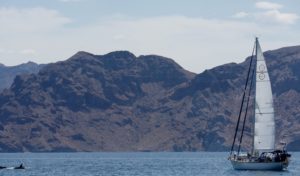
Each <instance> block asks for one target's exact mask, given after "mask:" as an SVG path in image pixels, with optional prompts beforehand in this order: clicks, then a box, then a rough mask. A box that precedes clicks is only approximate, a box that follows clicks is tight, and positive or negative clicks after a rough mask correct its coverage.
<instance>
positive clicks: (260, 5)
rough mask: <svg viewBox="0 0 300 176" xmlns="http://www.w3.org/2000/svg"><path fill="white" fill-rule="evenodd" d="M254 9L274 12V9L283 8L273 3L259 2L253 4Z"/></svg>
mask: <svg viewBox="0 0 300 176" xmlns="http://www.w3.org/2000/svg"><path fill="white" fill-rule="evenodd" d="M255 7H256V8H259V9H266V10H270V9H271V10H274V9H281V8H282V7H283V6H282V5H281V4H277V3H273V2H267V1H261V2H257V3H255Z"/></svg>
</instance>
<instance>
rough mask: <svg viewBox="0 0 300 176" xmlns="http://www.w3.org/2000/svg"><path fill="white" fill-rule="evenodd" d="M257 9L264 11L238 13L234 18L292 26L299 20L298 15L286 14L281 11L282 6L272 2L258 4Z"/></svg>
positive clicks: (256, 4)
mask: <svg viewBox="0 0 300 176" xmlns="http://www.w3.org/2000/svg"><path fill="white" fill-rule="evenodd" d="M255 6H256V8H258V9H261V10H262V11H258V12H238V13H236V14H234V15H233V16H232V17H233V18H236V19H245V18H247V19H250V20H254V21H256V22H263V23H268V24H280V25H291V24H295V23H296V22H297V20H298V19H299V16H298V15H297V14H296V13H285V12H281V11H280V10H279V9H281V8H282V7H283V5H281V4H277V3H271V2H265V1H263V2H257V3H255Z"/></svg>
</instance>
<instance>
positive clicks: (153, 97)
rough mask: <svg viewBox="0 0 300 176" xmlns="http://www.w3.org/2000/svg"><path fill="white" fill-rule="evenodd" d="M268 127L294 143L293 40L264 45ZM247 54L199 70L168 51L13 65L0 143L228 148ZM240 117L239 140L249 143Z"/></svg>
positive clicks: (55, 147)
mask: <svg viewBox="0 0 300 176" xmlns="http://www.w3.org/2000/svg"><path fill="white" fill-rule="evenodd" d="M265 56H266V59H267V65H268V67H269V71H270V77H271V80H272V88H273V93H274V98H275V109H276V114H277V116H276V127H277V129H278V130H277V135H278V136H279V137H280V138H284V140H286V141H287V142H288V147H289V149H292V150H295V149H297V148H298V147H299V145H300V135H299V133H300V128H299V123H300V121H299V119H300V116H299V115H298V114H299V110H300V108H299V107H300V94H299V92H300V90H299V88H298V86H297V85H300V84H299V78H300V72H299V71H298V69H297V68H299V67H300V47H299V46H296V47H287V48H282V49H278V50H274V51H268V52H266V53H265ZM248 64H249V58H248V59H246V61H245V62H243V63H241V64H235V63H230V64H225V65H222V66H219V67H216V68H213V69H210V70H206V71H204V72H203V73H200V74H197V75H196V74H194V73H191V72H188V71H186V70H184V69H183V68H182V67H180V66H179V65H178V64H177V63H175V62H174V61H173V60H171V59H168V58H165V57H161V56H156V55H148V56H139V57H136V56H134V55H133V54H132V53H130V52H128V51H118V52H112V53H108V54H106V55H93V54H90V53H86V52H78V53H77V54H75V55H74V56H72V57H71V58H70V59H68V60H67V61H62V62H57V63H53V64H49V65H46V66H45V67H44V68H42V69H41V70H40V71H39V72H38V73H37V74H31V75H19V76H17V77H16V78H15V80H14V82H13V84H12V86H11V88H10V89H7V90H4V91H3V93H2V94H1V95H0V122H1V123H0V137H1V140H0V150H1V151H34V152H36V151H38V152H40V151H224V150H228V149H229V148H230V145H231V142H232V138H233V133H234V131H233V129H234V126H235V124H236V120H237V115H238V110H239V105H240V101H241V95H242V87H243V85H244V83H245V77H246V70H247V66H248ZM252 122H253V118H249V119H248V120H247V124H248V125H247V127H246V132H245V138H244V140H243V144H244V145H243V146H245V147H244V148H249V147H250V145H251V138H250V137H249V136H250V135H251V133H252V132H251V131H252V129H251V125H250V124H251V123H252Z"/></svg>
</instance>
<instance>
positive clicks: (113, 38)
mask: <svg viewBox="0 0 300 176" xmlns="http://www.w3.org/2000/svg"><path fill="white" fill-rule="evenodd" d="M4 12H5V13H4ZM241 14H242V13H241ZM245 14H248V15H249V14H250V13H246V12H245ZM248 15H247V16H246V15H244V16H245V17H244V18H246V17H247V18H250V16H248ZM240 16H243V14H242V15H240ZM3 18H4V19H5V18H6V20H3ZM251 18H254V16H251ZM98 20H99V21H95V22H94V23H89V24H88V25H87V24H85V25H68V24H69V23H71V22H72V20H71V19H69V18H67V17H65V16H64V15H62V14H61V13H59V12H58V11H56V10H52V9H45V8H29V9H24V8H1V9H0V26H1V28H0V38H1V40H0V48H2V50H1V49H0V53H1V57H0V63H5V64H6V65H16V64H20V63H24V62H27V61H28V60H27V58H28V57H30V56H34V59H32V58H31V60H32V61H34V62H37V63H49V62H55V61H59V60H65V59H67V58H69V57H70V56H72V55H73V54H74V53H76V52H77V51H82V50H83V51H87V52H91V53H94V54H105V53H108V52H111V51H115V50H129V51H131V52H133V53H134V54H136V55H146V54H157V55H162V56H166V57H170V58H173V59H175V61H176V62H178V63H179V64H180V65H182V66H183V67H184V68H186V69H188V70H190V71H193V72H201V71H203V70H204V69H208V68H212V67H214V66H217V65H220V64H224V63H228V62H241V61H243V60H244V58H245V57H246V56H248V55H249V54H250V53H251V48H252V43H253V40H254V35H257V34H259V35H261V36H263V38H264V40H262V41H261V43H262V46H263V49H265V50H267V49H274V48H276V47H281V46H287V45H291V44H295V43H298V40H297V39H298V38H300V36H299V32H298V31H292V30H289V26H288V27H284V28H282V27H281V26H279V25H278V26H270V25H261V24H258V23H256V22H253V21H242V20H236V19H231V20H225V19H209V18H202V17H197V18H196V17H186V16H157V17H133V18H131V17H124V16H122V15H118V16H114V15H111V16H110V17H103V18H101V19H99V18H98ZM75 22H76V21H74V23H75ZM72 24H73V22H72ZM280 38H281V39H282V38H283V39H284V40H280ZM264 41H265V42H264ZM267 41H268V42H267ZM282 41H287V42H282ZM264 46H268V47H264ZM10 51H12V52H10Z"/></svg>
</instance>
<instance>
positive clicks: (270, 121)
mask: <svg viewBox="0 0 300 176" xmlns="http://www.w3.org/2000/svg"><path fill="white" fill-rule="evenodd" d="M256 59H257V65H256V91H255V92H256V95H255V99H256V102H255V129H254V150H258V151H269V150H274V148H275V120H274V108H273V96H272V89H271V82H270V77H269V74H268V69H267V65H266V62H265V58H264V56H263V53H262V51H261V48H260V45H259V43H258V40H257V39H256Z"/></svg>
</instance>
